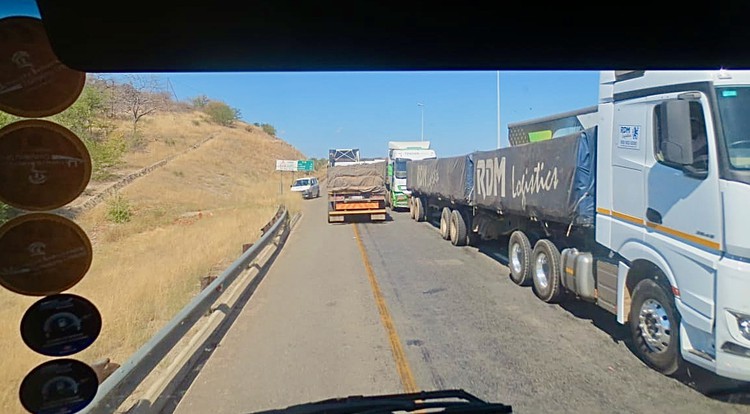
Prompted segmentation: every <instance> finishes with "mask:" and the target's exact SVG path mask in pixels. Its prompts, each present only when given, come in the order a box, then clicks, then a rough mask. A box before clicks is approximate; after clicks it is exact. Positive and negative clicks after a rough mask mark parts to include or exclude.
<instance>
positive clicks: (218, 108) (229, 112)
mask: <svg viewBox="0 0 750 414" xmlns="http://www.w3.org/2000/svg"><path fill="white" fill-rule="evenodd" d="M203 112H205V113H206V114H207V115H208V116H209V118H210V119H211V121H212V122H215V123H217V124H219V125H223V126H230V125H232V124H233V123H234V121H237V120H239V119H240V110H239V109H237V108H232V107H231V106H229V105H227V104H225V103H224V102H221V101H211V102H209V103H207V104H206V106H205V107H203Z"/></svg>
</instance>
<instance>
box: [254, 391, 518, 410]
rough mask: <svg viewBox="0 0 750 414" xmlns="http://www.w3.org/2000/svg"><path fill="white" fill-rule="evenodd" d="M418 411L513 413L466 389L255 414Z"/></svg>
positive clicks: (329, 402) (342, 400)
mask: <svg viewBox="0 0 750 414" xmlns="http://www.w3.org/2000/svg"><path fill="white" fill-rule="evenodd" d="M417 410H429V411H428V412H441V413H467V414H469V413H471V414H474V413H512V412H513V409H512V407H511V406H510V405H505V404H501V403H490V402H487V401H483V400H481V399H479V398H477V397H476V396H474V395H472V394H469V393H468V392H466V391H464V390H441V391H422V392H415V393H407V394H390V395H373V396H362V395H353V396H349V397H345V398H331V399H328V400H322V401H317V402H310V403H306V404H299V405H292V406H289V407H287V408H283V409H278V410H269V411H259V412H256V413H253V414H277V413H279V414H280V413H285V414H321V413H326V414H353V413H357V414H379V413H393V412H397V411H402V412H414V411H417Z"/></svg>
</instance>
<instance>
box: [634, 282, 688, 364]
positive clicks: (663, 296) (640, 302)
mask: <svg viewBox="0 0 750 414" xmlns="http://www.w3.org/2000/svg"><path fill="white" fill-rule="evenodd" d="M630 332H631V334H632V336H633V343H634V344H635V348H636V350H637V351H638V356H639V357H641V359H642V360H643V361H644V362H645V363H646V364H648V365H649V366H651V367H652V368H654V369H655V370H657V371H659V372H661V373H663V374H665V375H672V374H674V373H676V372H677V371H678V370H679V369H680V366H681V363H682V357H681V355H680V315H679V313H677V309H676V308H675V304H674V296H673V295H672V294H671V292H667V290H666V289H665V288H664V287H662V286H661V285H659V284H658V283H656V282H655V281H654V280H652V279H644V280H642V281H640V282H639V283H638V284H637V285H636V286H635V289H633V302H632V304H631V307H630Z"/></svg>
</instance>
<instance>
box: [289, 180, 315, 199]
mask: <svg viewBox="0 0 750 414" xmlns="http://www.w3.org/2000/svg"><path fill="white" fill-rule="evenodd" d="M292 192H295V193H302V197H304V198H318V197H320V183H319V182H318V179H317V178H315V177H302V178H298V179H296V180H295V181H294V184H292Z"/></svg>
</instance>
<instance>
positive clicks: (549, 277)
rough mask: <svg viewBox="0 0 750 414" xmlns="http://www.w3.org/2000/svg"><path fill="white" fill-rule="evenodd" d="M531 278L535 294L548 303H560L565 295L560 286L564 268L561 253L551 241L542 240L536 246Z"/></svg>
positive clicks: (532, 255) (533, 254)
mask: <svg viewBox="0 0 750 414" xmlns="http://www.w3.org/2000/svg"><path fill="white" fill-rule="evenodd" d="M531 257H532V260H531V278H532V280H533V281H534V293H535V294H536V296H537V297H538V298H539V299H541V300H543V301H545V302H547V303H556V302H559V301H560V299H561V298H562V295H563V290H562V286H561V284H560V282H561V280H560V275H561V273H562V268H561V266H560V251H559V250H557V247H556V246H555V245H554V243H552V242H551V241H550V240H547V239H541V240H539V241H538V242H536V244H535V245H534V251H533V253H532V254H531Z"/></svg>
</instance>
